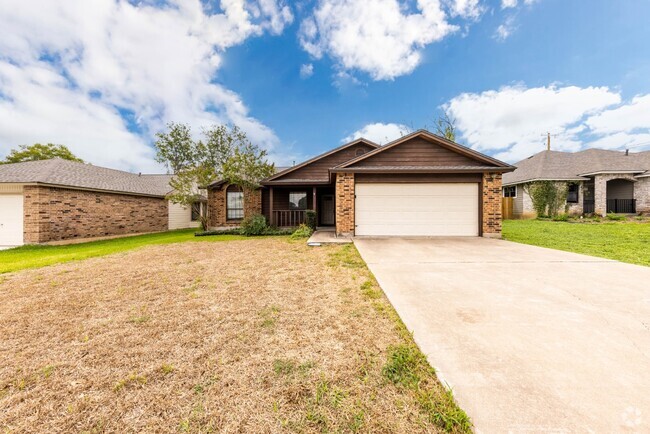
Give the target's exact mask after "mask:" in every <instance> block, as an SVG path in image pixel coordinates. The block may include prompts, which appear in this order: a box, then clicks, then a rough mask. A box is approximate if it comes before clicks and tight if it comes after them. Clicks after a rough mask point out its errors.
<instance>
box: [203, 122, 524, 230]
mask: <svg viewBox="0 0 650 434" xmlns="http://www.w3.org/2000/svg"><path fill="white" fill-rule="evenodd" d="M512 170H514V167H513V166H510V165H508V164H506V163H503V162H501V161H498V160H496V159H494V158H492V157H489V156H487V155H484V154H481V153H479V152H477V151H474V150H472V149H470V148H467V147H464V146H461V145H459V144H457V143H454V142H452V141H449V140H447V139H445V138H443V137H439V136H437V135H435V134H432V133H430V132H428V131H424V130H420V131H416V132H414V133H412V134H409V135H407V136H404V137H402V138H400V139H398V140H395V141H393V142H391V143H388V144H386V145H385V146H379V145H377V144H375V143H372V142H370V141H368V140H365V139H359V140H355V141H353V142H350V143H347V144H345V145H343V146H340V147H338V148H335V149H332V150H330V151H328V152H325V153H324V154H321V155H319V156H317V157H315V158H312V159H310V160H308V161H305V162H304V163H301V164H298V165H296V166H293V167H290V168H287V169H284V170H281V171H279V172H278V173H276V174H275V175H273V176H271V177H270V178H268V179H265V180H263V181H262V182H261V184H262V188H261V189H260V190H259V191H258V192H256V193H255V197H254V198H252V200H250V199H249V198H244V195H243V193H242V192H241V191H240V190H239V188H237V187H236V186H234V185H228V184H227V183H226V182H224V181H220V182H216V183H214V184H212V185H210V186H208V210H209V219H210V226H214V227H223V226H235V225H238V224H239V223H240V222H241V220H242V218H244V217H245V216H248V215H252V214H255V213H261V214H263V215H265V216H266V218H267V220H268V221H269V223H270V224H272V225H276V226H295V225H297V224H299V223H302V222H304V221H305V214H306V210H308V209H312V210H315V211H316V214H317V224H318V225H319V226H331V227H333V228H335V230H336V232H337V233H338V234H346V235H357V236H360V235H369V236H384V235H385V236H391V235H401V236H439V235H440V236H442V235H447V236H485V237H498V236H500V235H501V176H502V174H503V173H505V172H510V171H512Z"/></svg>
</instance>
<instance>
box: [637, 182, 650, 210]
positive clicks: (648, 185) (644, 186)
mask: <svg viewBox="0 0 650 434" xmlns="http://www.w3.org/2000/svg"><path fill="white" fill-rule="evenodd" d="M638 179H639V180H638V181H637V182H636V184H634V198H635V199H636V212H639V213H643V214H650V177H643V178H638Z"/></svg>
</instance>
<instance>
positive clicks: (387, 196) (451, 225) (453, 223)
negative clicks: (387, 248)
mask: <svg viewBox="0 0 650 434" xmlns="http://www.w3.org/2000/svg"><path fill="white" fill-rule="evenodd" d="M355 194H356V201H355V208H354V209H355V224H356V228H355V235H406V236H409V235H425V236H438V235H440V236H477V235H478V184H477V183H462V184H444V183H436V184H397V183H392V184H360V183H358V184H356V191H355Z"/></svg>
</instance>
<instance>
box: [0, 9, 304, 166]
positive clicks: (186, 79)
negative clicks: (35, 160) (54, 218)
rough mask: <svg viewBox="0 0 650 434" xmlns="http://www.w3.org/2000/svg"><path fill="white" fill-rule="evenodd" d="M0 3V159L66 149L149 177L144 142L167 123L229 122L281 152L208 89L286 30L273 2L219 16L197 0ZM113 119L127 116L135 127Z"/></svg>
mask: <svg viewBox="0 0 650 434" xmlns="http://www.w3.org/2000/svg"><path fill="white" fill-rule="evenodd" d="M4 3H5V4H4V5H3V7H2V9H1V10H0V28H2V29H3V37H2V38H0V153H5V152H7V151H8V150H9V149H10V148H11V147H14V146H16V145H19V144H30V143H34V142H54V143H63V144H66V145H68V146H69V147H70V148H71V149H72V150H73V151H74V152H75V153H77V154H79V156H80V157H82V158H84V159H87V160H89V161H91V162H94V163H96V164H101V165H108V166H111V167H117V168H123V169H134V170H150V169H155V168H157V166H156V165H155V164H154V163H153V161H152V155H153V152H152V150H151V148H150V147H149V146H148V143H149V140H150V139H151V137H152V135H153V133H155V132H156V131H158V130H160V129H162V128H163V127H164V125H165V123H166V122H169V121H178V122H186V123H189V124H190V125H192V126H193V127H195V129H196V130H197V132H198V130H199V127H200V126H208V125H210V124H213V123H222V122H233V123H236V124H238V125H240V126H241V127H242V128H243V129H244V130H245V131H246V132H247V133H248V134H249V136H250V137H251V139H252V140H254V141H256V142H257V143H259V144H261V145H263V146H265V147H269V148H272V146H273V145H274V144H276V143H277V141H278V140H277V137H276V136H275V134H274V133H273V131H271V130H270V129H269V128H267V127H266V126H264V125H263V124H261V123H260V122H259V121H258V120H256V119H254V118H252V117H251V116H250V115H249V113H248V109H247V107H246V106H245V104H244V103H243V102H242V101H241V98H240V97H239V96H238V95H237V94H235V93H234V92H232V91H230V90H228V89H226V88H224V87H223V86H220V85H218V84H215V83H214V82H213V81H212V80H213V77H214V75H215V73H216V72H217V71H218V69H219V66H220V63H221V55H222V53H223V52H224V50H226V49H227V48H229V47H232V46H233V45H236V44H239V43H241V42H243V41H244V40H245V39H247V38H249V37H252V36H256V35H260V34H262V33H264V32H269V33H272V34H277V33H280V32H281V31H282V30H283V29H284V27H285V26H286V25H287V24H288V23H290V22H291V21H292V19H293V17H292V15H291V11H290V10H289V9H288V7H286V6H284V5H282V4H280V3H278V2H277V1H276V0H256V1H252V2H244V1H243V0H223V1H222V2H221V10H218V11H216V12H211V11H208V10H207V7H206V8H204V6H203V5H202V3H201V2H200V1H199V0H170V1H168V2H167V4H165V5H164V6H159V7H157V6H154V5H152V4H151V3H152V2H142V3H139V4H137V5H134V4H132V3H129V2H127V1H125V0H94V1H93V2H88V1H84V0H76V1H72V0H71V1H66V2H41V4H39V6H38V8H35V7H34V5H33V4H28V3H26V2H23V1H19V0H5V1H4ZM7 3H9V4H7ZM35 29H37V30H35ZM120 112H122V113H125V112H128V113H131V114H132V119H131V122H130V125H125V123H124V121H123V120H122V117H121V116H120ZM134 128H135V129H136V130H137V131H132V130H133V129H134Z"/></svg>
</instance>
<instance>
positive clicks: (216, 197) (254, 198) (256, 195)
mask: <svg viewBox="0 0 650 434" xmlns="http://www.w3.org/2000/svg"><path fill="white" fill-rule="evenodd" d="M227 189H228V185H227V184H223V185H221V186H219V187H217V188H211V189H209V190H208V226H210V227H228V226H232V227H236V226H238V225H239V224H240V222H241V221H240V220H228V218H227V217H228V213H227V209H226V190H227ZM261 213H262V191H261V190H256V191H254V192H253V193H252V194H248V195H246V194H245V195H244V217H248V216H251V215H254V214H261Z"/></svg>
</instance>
